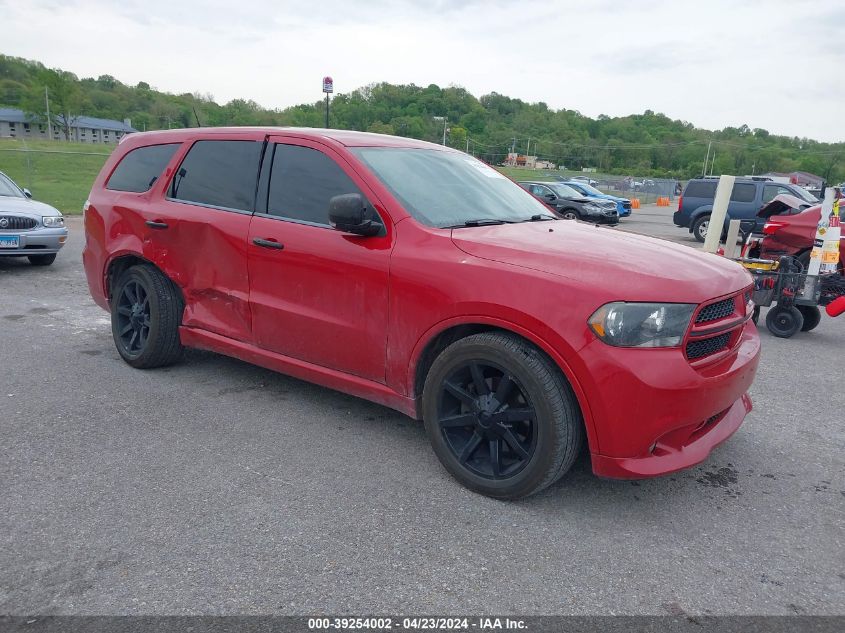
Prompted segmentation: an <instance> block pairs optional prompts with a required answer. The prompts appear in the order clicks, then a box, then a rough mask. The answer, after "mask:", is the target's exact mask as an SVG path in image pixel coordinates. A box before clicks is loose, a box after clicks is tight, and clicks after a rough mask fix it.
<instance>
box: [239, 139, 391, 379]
mask: <svg viewBox="0 0 845 633" xmlns="http://www.w3.org/2000/svg"><path fill="white" fill-rule="evenodd" d="M261 180H262V183H261V185H260V187H259V201H258V205H257V209H256V214H255V216H254V217H253V219H252V223H251V225H250V231H249V242H248V248H249V279H250V295H249V302H250V307H251V311H252V319H253V333H254V336H255V342H256V343H257V345H258V346H260V347H262V348H264V349H268V350H271V351H274V352H278V353H280V354H284V355H285V356H290V357H292V358H296V359H299V360H303V361H307V362H309V363H314V364H316V365H320V366H323V367H328V368H331V369H336V370H339V371H343V372H346V373H350V374H354V375H356V376H361V377H362V378H367V379H370V380H374V381H378V382H382V383H383V382H384V381H385V369H384V365H385V351H386V344H387V308H388V281H389V263H390V246H391V243H392V236H393V227H392V226H391V225H390V222H389V218H388V217H387V215H386V213H385V212H384V210H383V208H381V205H379V204H378V203H377V200H376V198H375V196H374V194H373V193H372V191H371V190H370V189H369V188H368V187H367V186H366V183H365V182H364V181H363V180H362V179H361V178H360V176H359V175H358V174H356V173H355V171H354V170H353V169H352V167H351V166H350V164H349V163H347V162H346V160H345V159H344V158H343V157H342V156H340V155H339V154H338V153H337V152H335V151H334V150H332V149H331V148H328V147H325V146H323V145H321V144H319V143H314V142H311V141H305V140H299V139H291V138H287V137H278V138H272V137H271V138H270V142H269V145H268V147H267V152H266V154H265V157H264V168H263V169H262V179H261ZM348 193H360V194H362V196H363V197H364V198H365V200H367V201H368V204H370V205H371V206H372V207H373V209H375V210H376V211H378V212H379V214H380V216H381V218H382V222H384V223H385V228H384V230H383V231H382V234H381V235H378V236H374V237H360V236H356V235H350V234H347V233H342V232H340V231H336V230H334V229H332V228H331V226H330V225H329V219H328V208H329V200H330V198H332V197H333V196H336V195H342V194H348ZM374 203H375V204H374Z"/></svg>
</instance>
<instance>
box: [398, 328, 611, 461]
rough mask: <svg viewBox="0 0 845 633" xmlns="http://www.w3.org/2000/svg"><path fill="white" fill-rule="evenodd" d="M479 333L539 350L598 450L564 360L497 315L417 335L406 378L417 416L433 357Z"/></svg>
mask: <svg viewBox="0 0 845 633" xmlns="http://www.w3.org/2000/svg"><path fill="white" fill-rule="evenodd" d="M481 332H503V333H507V334H513V335H515V336H518V337H519V338H521V339H523V340H524V341H526V342H527V343H529V344H530V345H532V346H533V347H535V348H536V349H538V350H539V351H540V353H542V354H543V355H544V356H546V358H548V359H549V360H550V361H551V363H552V365H553V366H554V367H556V368H557V370H558V371H560V372H561V375H562V376H563V378H564V379H565V380H566V382H567V383H568V384H569V386H570V388H571V389H572V393H573V395H574V396H575V400H576V403H577V404H578V408H579V410H580V411H581V419H582V422H583V424H584V429H585V431H586V435H587V441H588V443H589V446H590V450H593V451H595V450H597V449H598V439H597V435H596V431H595V427H594V423H593V415H592V411H591V409H590V405H589V400H588V398H587V394H586V392H585V391H584V388H583V387H582V385H581V383H580V381H579V380H578V378H577V376H576V375H575V372H574V371H573V370H572V367H571V366H570V364H569V363H568V362H567V360H566V359H565V358H564V357H563V356H562V355H561V354H560V353H558V352H557V351H556V350H555V348H554V347H553V346H552V345H551V344H549V342H548V341H546V340H545V339H543V338H542V337H540V336H539V335H537V334H536V333H535V332H532V331H530V330H528V329H526V328H524V327H521V326H519V325H517V324H515V323H513V322H510V321H505V320H502V319H497V318H491V317H480V316H477V317H473V318H465V319H460V318H455V319H448V320H446V321H443V322H441V323H439V324H438V325H436V326H434V327H432V328H431V329H430V330H429V331H428V332H427V333H426V334H425V335H424V336H422V337H421V338H420V340H419V341H418V342H417V345H416V346H415V347H414V350H413V352H412V356H411V362H410V363H409V365H408V378H407V385H408V389H409V390H408V393H410V394H411V397H412V398H413V400H414V402H415V408H416V417H417V419H422V411H421V401H422V391H423V386H424V384H425V379H426V377H427V376H428V372H429V370H430V369H431V366H432V364H433V363H434V359H436V358H437V356H438V355H439V354H440V353H441V352H442V351H443V350H445V349H446V348H447V347H448V346H449V345H451V344H452V343H454V342H456V341H458V340H460V339H462V338H466V337H467V336H471V335H473V334H479V333H481Z"/></svg>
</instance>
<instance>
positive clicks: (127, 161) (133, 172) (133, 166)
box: [106, 143, 181, 193]
mask: <svg viewBox="0 0 845 633" xmlns="http://www.w3.org/2000/svg"><path fill="white" fill-rule="evenodd" d="M179 145H181V143H169V144H167V145H148V146H147V147H138V148H136V149H133V150H132V151H131V152H129V153H128V154H126V156H124V157H123V160H121V161H120V163H119V164H118V166H117V168H116V169H115V170H114V171H113V172H112V175H111V176H110V177H109V181H108V183H106V189H114V190H115V191H132V192H134V193H143V192H144V191H149V189H150V187H152V186H153V183H154V182H155V181H156V180H158V178H159V176H161V172H163V171H164V168H165V167H167V163H169V162H170V159H171V158H173V154H174V153H175V152H176V149H177V148H178V147H179Z"/></svg>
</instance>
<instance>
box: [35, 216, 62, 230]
mask: <svg viewBox="0 0 845 633" xmlns="http://www.w3.org/2000/svg"><path fill="white" fill-rule="evenodd" d="M41 224H43V225H44V226H46V227H48V228H51V229H58V228H61V227H63V226H64V225H65V219H64V218H63V217H62V216H60V215H47V216H44V217H43V218H41Z"/></svg>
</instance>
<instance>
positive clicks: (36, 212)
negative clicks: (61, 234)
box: [0, 196, 61, 218]
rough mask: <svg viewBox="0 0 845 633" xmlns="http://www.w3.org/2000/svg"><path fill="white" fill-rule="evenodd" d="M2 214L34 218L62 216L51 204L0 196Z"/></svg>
mask: <svg viewBox="0 0 845 633" xmlns="http://www.w3.org/2000/svg"><path fill="white" fill-rule="evenodd" d="M0 213H2V214H10V213H11V214H15V215H26V216H29V217H32V218H40V217H41V216H43V215H61V213H59V212H58V211H57V210H56V209H54V208H53V207H51V206H50V205H49V204H44V203H43V202H36V201H35V200H30V199H29V198H12V197H11V196H0Z"/></svg>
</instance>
